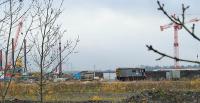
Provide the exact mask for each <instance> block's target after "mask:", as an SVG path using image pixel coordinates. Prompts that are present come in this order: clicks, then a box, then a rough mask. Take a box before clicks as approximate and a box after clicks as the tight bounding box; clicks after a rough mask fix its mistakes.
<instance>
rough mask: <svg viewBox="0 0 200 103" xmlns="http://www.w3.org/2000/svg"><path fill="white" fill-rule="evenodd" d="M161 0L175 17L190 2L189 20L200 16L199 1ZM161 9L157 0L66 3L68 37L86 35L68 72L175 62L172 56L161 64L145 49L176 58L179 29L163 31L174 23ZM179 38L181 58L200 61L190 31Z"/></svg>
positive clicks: (75, 0)
mask: <svg viewBox="0 0 200 103" xmlns="http://www.w3.org/2000/svg"><path fill="white" fill-rule="evenodd" d="M161 2H164V3H165V7H166V9H167V10H169V11H170V13H171V14H173V13H176V14H180V11H181V4H182V3H186V4H188V5H190V6H191V7H190V10H189V13H188V20H189V19H191V18H195V17H200V9H199V8H198V7H199V4H200V1H198V0H161ZM157 7H158V6H157V3H156V0H64V9H65V11H64V12H63V14H62V16H61V18H62V20H61V21H62V24H63V26H64V28H66V29H67V34H66V35H68V36H70V37H71V38H74V37H76V36H77V35H79V37H80V42H79V45H78V47H77V51H78V52H79V53H77V54H74V55H72V56H71V57H70V60H69V61H68V63H66V64H64V65H63V67H64V69H65V70H72V69H73V70H88V69H89V70H93V67H94V65H95V66H96V69H97V70H107V69H113V70H114V69H115V68H117V67H138V66H140V65H151V66H154V65H160V66H162V65H173V60H170V59H166V58H165V59H162V60H161V61H155V59H156V58H158V57H159V56H158V55H157V54H154V53H152V52H149V51H147V48H146V47H145V44H151V45H153V46H154V47H155V48H157V49H160V50H161V51H164V52H166V53H168V54H170V55H173V28H169V29H167V30H165V31H163V32H161V31H160V29H159V26H160V25H164V24H168V23H170V21H169V20H168V19H167V18H166V17H165V16H164V15H163V14H162V13H161V12H159V11H158V10H157ZM199 24H200V23H197V25H199ZM188 26H190V25H188ZM196 31H198V30H196ZM199 33H200V32H199ZM179 34H180V35H179V37H180V38H179V41H180V57H182V58H186V59H195V60H196V59H197V58H196V55H197V54H198V53H199V51H200V48H199V47H200V43H198V42H197V41H196V40H194V39H193V38H192V37H191V36H190V35H188V34H187V33H186V32H185V31H184V30H181V31H179ZM180 64H183V65H188V64H186V63H180ZM71 65H72V68H71Z"/></svg>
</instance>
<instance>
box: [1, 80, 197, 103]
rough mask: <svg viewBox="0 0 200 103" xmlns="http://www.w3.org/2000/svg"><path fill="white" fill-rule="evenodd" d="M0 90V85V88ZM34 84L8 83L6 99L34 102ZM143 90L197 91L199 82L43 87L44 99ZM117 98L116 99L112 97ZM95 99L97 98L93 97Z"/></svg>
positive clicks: (123, 95) (107, 97) (110, 96)
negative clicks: (9, 84)
mask: <svg viewBox="0 0 200 103" xmlns="http://www.w3.org/2000/svg"><path fill="white" fill-rule="evenodd" d="M0 87H1V88H2V84H1V85H0ZM38 89H39V88H38V86H37V85H36V84H34V83H33V84H24V83H14V82H13V83H12V84H11V86H10V89H9V92H8V96H9V98H19V99H29V100H37V99H38V97H39V95H38ZM145 90H173V91H200V79H195V80H191V81H190V80H186V81H133V82H62V83H49V84H48V85H46V86H45V92H44V94H45V99H46V100H80V101H82V100H89V99H91V98H92V99H103V100H121V99H124V98H126V97H127V96H129V95H131V93H134V92H142V91H145ZM116 96H117V97H116ZM97 97H98V98H97Z"/></svg>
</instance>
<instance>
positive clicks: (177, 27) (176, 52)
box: [160, 18, 200, 69]
mask: <svg viewBox="0 0 200 103" xmlns="http://www.w3.org/2000/svg"><path fill="white" fill-rule="evenodd" d="M199 21H200V19H197V18H194V19H191V20H189V21H188V22H185V23H193V22H199ZM171 27H173V28H174V45H173V47H174V57H176V58H179V42H178V30H181V29H182V27H181V25H178V24H176V23H169V24H167V25H162V26H160V30H161V31H164V30H165V29H168V28H171ZM179 67H180V66H179V62H178V61H176V60H174V68H175V69H178V68H179Z"/></svg>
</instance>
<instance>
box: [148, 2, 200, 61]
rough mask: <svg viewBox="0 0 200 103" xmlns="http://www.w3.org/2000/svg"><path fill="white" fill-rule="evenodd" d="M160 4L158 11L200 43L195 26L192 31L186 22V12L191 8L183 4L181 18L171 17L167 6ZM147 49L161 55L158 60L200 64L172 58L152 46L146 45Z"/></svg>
mask: <svg viewBox="0 0 200 103" xmlns="http://www.w3.org/2000/svg"><path fill="white" fill-rule="evenodd" d="M157 4H158V10H159V11H161V12H162V13H163V14H164V15H165V16H166V17H167V18H168V19H169V20H171V22H173V23H175V24H177V25H180V26H181V27H182V28H183V29H184V30H186V31H187V32H188V34H190V35H191V36H192V37H193V38H194V39H195V40H197V41H198V42H200V38H199V37H198V36H197V35H196V34H195V24H193V25H192V26H191V29H190V28H188V27H187V26H186V24H185V23H186V22H185V20H186V19H187V18H186V11H187V10H188V9H189V7H190V6H185V5H184V4H182V14H181V16H180V17H179V16H174V15H172V16H171V15H170V14H168V11H166V9H165V5H164V4H162V3H160V1H157ZM146 47H147V48H148V50H149V51H153V52H155V53H156V54H159V55H160V56H161V57H159V58H157V59H156V60H161V59H162V58H164V57H166V58H170V59H173V60H175V61H182V62H190V63H197V64H200V61H196V60H188V59H182V58H177V57H175V56H171V55H169V54H166V53H164V52H161V51H160V50H157V49H155V48H154V47H153V46H152V45H146Z"/></svg>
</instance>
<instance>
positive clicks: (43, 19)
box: [29, 0, 79, 103]
mask: <svg viewBox="0 0 200 103" xmlns="http://www.w3.org/2000/svg"><path fill="white" fill-rule="evenodd" d="M63 1H64V0H60V1H57V0H42V1H41V0H37V1H36V2H35V3H34V6H33V14H36V17H35V20H36V22H34V23H35V24H34V25H37V26H38V28H37V29H36V30H34V32H31V35H32V36H31V38H29V39H30V41H32V42H33V44H34V47H33V51H32V52H31V55H32V58H33V61H34V63H35V64H36V67H38V68H39V70H40V79H39V83H38V84H39V88H40V89H39V96H40V102H41V103H43V101H44V98H43V97H44V88H45V85H46V78H44V76H45V74H46V73H48V72H52V71H54V70H55V68H57V67H58V65H59V64H60V63H62V62H63V61H64V60H65V59H66V58H68V56H69V55H70V54H72V53H74V50H75V47H76V46H77V43H78V41H79V38H76V39H75V40H74V41H73V40H68V39H67V38H65V40H63V41H65V43H62V44H63V45H62V50H61V53H62V54H63V58H60V57H59V55H57V54H58V52H59V51H58V50H59V48H58V44H59V42H61V39H62V38H63V37H64V34H65V30H63V29H62V25H59V24H58V22H57V21H58V19H59V16H60V14H61V13H62V11H63V10H62V5H63ZM55 2H56V3H55ZM58 2H60V4H59V5H58ZM59 58H60V59H61V61H59V62H57V59H59Z"/></svg>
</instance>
